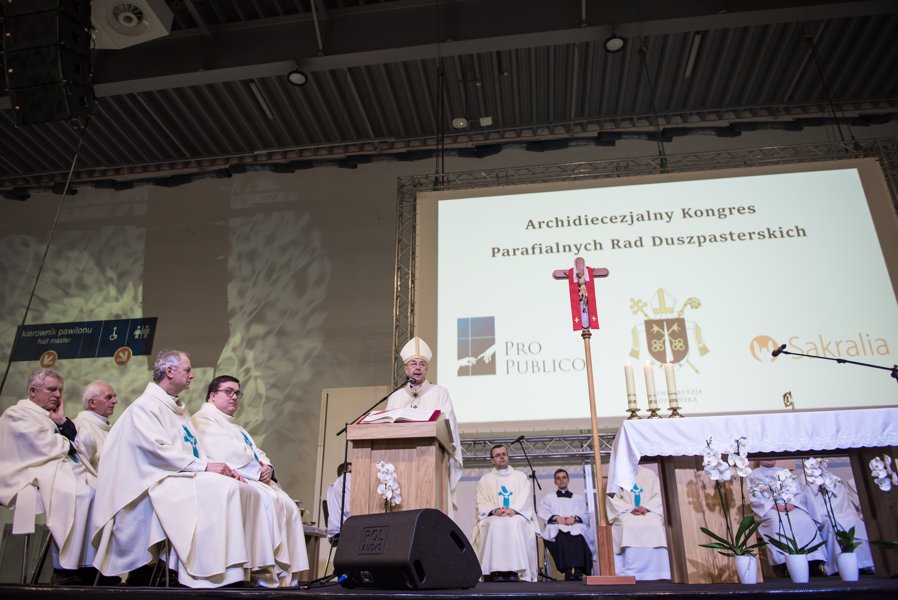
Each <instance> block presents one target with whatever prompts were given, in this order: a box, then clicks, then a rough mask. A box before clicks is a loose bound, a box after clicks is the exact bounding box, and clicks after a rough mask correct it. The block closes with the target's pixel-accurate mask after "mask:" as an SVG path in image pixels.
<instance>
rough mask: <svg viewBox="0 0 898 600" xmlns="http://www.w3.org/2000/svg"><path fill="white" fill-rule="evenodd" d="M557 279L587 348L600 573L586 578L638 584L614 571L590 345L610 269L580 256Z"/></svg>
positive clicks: (595, 581) (597, 582) (589, 582)
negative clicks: (563, 283)
mask: <svg viewBox="0 0 898 600" xmlns="http://www.w3.org/2000/svg"><path fill="white" fill-rule="evenodd" d="M552 277H553V278H555V279H566V280H567V281H568V291H569V292H570V299H571V324H572V325H573V327H574V331H580V333H581V336H582V337H583V347H584V351H585V353H586V380H587V385H588V386H589V415H590V419H591V423H592V449H593V456H594V459H595V473H596V491H597V493H598V497H597V499H596V512H597V513H598V514H599V522H598V523H597V524H596V545H597V547H598V553H599V573H600V575H590V576H588V577H586V578H584V580H583V581H584V582H585V583H586V584H587V585H603V584H621V583H636V578H635V577H633V576H631V575H615V574H614V546H613V543H612V541H611V526H610V525H609V524H608V517H607V515H606V514H605V506H604V503H605V483H604V481H603V480H602V459H601V456H600V454H599V422H598V418H597V417H596V396H595V386H594V385H593V375H592V352H591V350H590V348H589V339H590V338H591V337H592V331H591V330H592V329H593V328H595V329H598V328H599V315H598V311H597V309H596V288H595V278H596V277H608V269H603V268H596V269H593V268H590V267H587V266H586V261H584V260H583V259H582V258H579V257H578V258H577V259H576V260H575V261H574V268H573V269H559V270H556V271H552Z"/></svg>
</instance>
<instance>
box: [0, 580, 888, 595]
mask: <svg viewBox="0 0 898 600" xmlns="http://www.w3.org/2000/svg"><path fill="white" fill-rule="evenodd" d="M187 597H190V598H226V599H232V600H236V599H238V598H239V599H241V600H243V599H245V600H249V599H252V600H275V599H286V598H289V599H291V600H318V599H321V600H340V599H341V598H351V599H353V600H355V599H357V598H373V599H378V600H388V599H392V598H396V599H401V600H417V599H420V600H454V599H457V598H513V599H515V600H530V599H533V600H546V599H549V598H552V599H556V598H557V599H560V600H564V599H566V598H570V599H572V600H573V599H576V600H587V599H593V598H595V599H604V598H609V599H611V598H615V599H623V598H643V599H652V598H659V599H661V598H663V599H664V600H681V599H682V600H687V599H693V598H695V599H701V600H712V599H715V598H736V599H738V600H749V599H752V600H753V599H758V600H760V599H762V598H764V599H766V600H769V599H770V598H771V597H775V598H777V600H779V599H782V598H789V599H795V600H817V599H832V600H835V599H843V598H852V597H863V598H864V600H868V599H876V600H879V599H881V600H894V599H895V598H898V579H896V578H881V577H864V578H862V579H861V580H860V581H857V582H851V583H846V582H843V581H841V580H839V578H838V577H825V578H820V579H812V580H811V581H810V582H809V583H803V584H794V583H792V582H791V581H789V580H788V579H782V580H774V581H771V582H764V583H759V584H757V585H738V584H719V585H718V584H700V585H686V584H676V583H660V582H645V583H637V584H636V585H626V586H623V585H615V586H587V585H584V584H582V583H580V582H575V581H549V582H540V583H525V582H519V583H480V584H478V585H477V586H476V587H474V588H470V589H467V590H371V589H347V588H344V587H342V586H340V585H338V584H336V583H331V584H325V585H323V586H313V587H311V588H310V589H302V588H292V589H278V590H265V589H260V588H223V589H211V590H197V589H188V588H137V587H133V588H129V587H122V586H119V587H106V588H103V587H98V588H90V587H54V586H46V585H42V586H24V585H12V584H0V598H3V600H19V599H22V600H50V599H54V600H56V599H58V600H82V599H83V600H89V599H98V600H166V599H170V600H179V599H184V598H187Z"/></svg>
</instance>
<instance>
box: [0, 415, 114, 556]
mask: <svg viewBox="0 0 898 600" xmlns="http://www.w3.org/2000/svg"><path fill="white" fill-rule="evenodd" d="M76 437H77V436H76ZM70 449H71V444H70V442H69V440H68V439H67V438H65V437H64V436H63V435H62V434H60V433H59V430H58V428H57V427H56V423H54V422H53V420H52V419H50V413H49V411H46V410H44V409H43V408H41V407H40V406H38V405H37V404H35V403H34V402H32V401H31V400H29V399H25V400H19V402H18V403H16V404H14V405H12V406H10V407H9V408H7V409H6V410H5V411H3V414H2V415H0V505H3V506H6V507H8V508H14V509H15V514H14V515H13V529H12V531H13V533H14V534H25V533H34V531H35V529H34V518H35V516H36V515H39V514H41V513H44V512H46V513H47V516H46V520H47V528H48V529H49V530H50V534H51V535H52V536H53V541H54V542H55V543H56V545H57V547H58V549H59V556H58V560H59V566H60V567H62V568H63V569H77V568H79V567H82V566H89V565H90V564H91V562H92V561H93V553H94V549H93V546H92V545H91V543H90V519H91V507H92V504H93V500H94V488H95V487H96V479H95V478H94V476H93V475H92V474H91V473H90V471H89V470H88V469H86V468H85V466H84V464H83V463H81V461H80V459H78V458H77V456H76V455H75V454H74V452H73V453H72V454H71V455H70V454H69V451H70ZM73 456H75V458H72V457H73ZM76 460H77V461H78V462H76Z"/></svg>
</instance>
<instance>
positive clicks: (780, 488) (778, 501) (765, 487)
mask: <svg viewBox="0 0 898 600" xmlns="http://www.w3.org/2000/svg"><path fill="white" fill-rule="evenodd" d="M750 491H751V495H752V496H753V497H755V498H760V499H765V500H772V501H773V503H774V507H775V508H776V515H777V519H778V521H779V530H778V531H777V532H776V533H775V534H774V535H766V536H765V537H766V538H767V543H768V544H770V545H771V546H773V547H774V548H776V549H777V550H779V551H780V552H782V553H783V554H785V555H786V562H787V566H788V568H789V576H790V577H791V578H792V581H795V582H806V581H807V578H808V562H807V555H808V554H811V553H813V552H815V551H816V550H818V549H819V548H820V547H822V546H823V545H824V544H825V542H824V541H822V540H821V541H817V540H818V539H820V538H819V537H818V536H817V535H816V534H815V535H814V537H812V538H811V539H810V541H808V542H806V543H804V544H801V543H799V541H798V540H797V539H796V536H795V529H794V528H793V527H792V517H791V516H790V515H789V512H790V511H791V508H790V507H793V506H794V505H793V504H792V501H793V500H795V496H796V495H797V494H798V493H799V490H798V482H797V481H796V479H795V475H793V474H792V472H791V471H790V470H789V469H779V470H777V471H776V472H775V473H774V474H773V476H772V477H769V478H768V479H766V480H764V481H756V482H755V483H753V484H752V485H751V488H750ZM780 506H782V508H780ZM783 515H785V519H784V518H783ZM787 527H788V531H787ZM793 557H801V558H803V559H804V560H800V559H796V558H793Z"/></svg>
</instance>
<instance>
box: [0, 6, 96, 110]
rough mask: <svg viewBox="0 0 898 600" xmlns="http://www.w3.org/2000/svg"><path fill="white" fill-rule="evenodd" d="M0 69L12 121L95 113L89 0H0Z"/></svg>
mask: <svg viewBox="0 0 898 600" xmlns="http://www.w3.org/2000/svg"><path fill="white" fill-rule="evenodd" d="M0 3H2V7H3V18H2V21H0V22H2V32H3V38H2V39H3V73H4V76H5V82H6V89H7V90H9V96H10V102H11V103H12V105H13V108H14V111H13V112H14V115H15V121H16V125H32V124H36V123H47V122H50V121H62V120H67V119H72V118H77V117H82V116H85V115H88V114H91V113H93V112H94V107H95V101H94V94H93V88H92V86H91V68H90V2H89V1H87V0H0Z"/></svg>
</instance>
